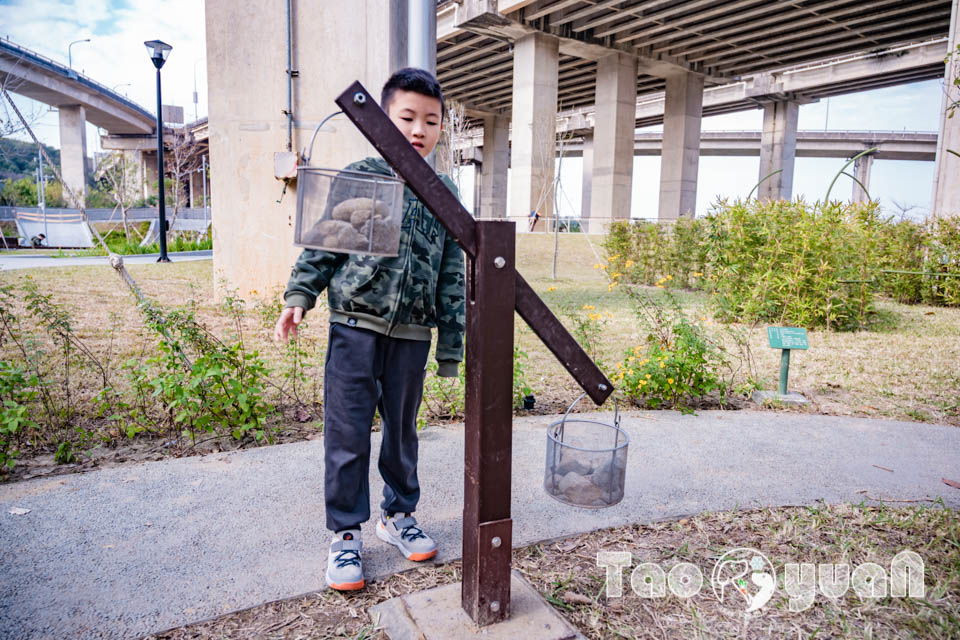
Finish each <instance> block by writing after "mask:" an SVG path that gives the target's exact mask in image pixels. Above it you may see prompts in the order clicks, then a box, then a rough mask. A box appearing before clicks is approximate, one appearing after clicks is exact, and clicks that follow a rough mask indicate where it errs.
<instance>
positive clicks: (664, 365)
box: [660, 360, 667, 369]
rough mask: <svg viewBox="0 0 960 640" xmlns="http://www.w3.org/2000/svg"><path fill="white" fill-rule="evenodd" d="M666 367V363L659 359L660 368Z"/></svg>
mask: <svg viewBox="0 0 960 640" xmlns="http://www.w3.org/2000/svg"><path fill="white" fill-rule="evenodd" d="M666 367H667V365H666V364H665V363H664V362H663V360H661V361H660V368H661V369H666Z"/></svg>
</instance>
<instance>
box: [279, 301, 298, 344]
mask: <svg viewBox="0 0 960 640" xmlns="http://www.w3.org/2000/svg"><path fill="white" fill-rule="evenodd" d="M301 320H303V307H287V308H285V309H284V310H283V311H281V312H280V317H279V318H277V326H276V327H274V329H273V339H274V340H276V341H277V342H286V341H287V335H288V334H291V333H292V334H293V337H297V325H298V324H300V321H301Z"/></svg>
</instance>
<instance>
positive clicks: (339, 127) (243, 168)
mask: <svg viewBox="0 0 960 640" xmlns="http://www.w3.org/2000/svg"><path fill="white" fill-rule="evenodd" d="M321 4H322V7H321ZM204 7H205V11H204V15H205V20H206V44H207V65H208V75H209V92H208V93H209V96H210V154H209V158H208V163H209V165H210V181H209V183H208V188H209V189H210V193H216V194H217V197H216V198H212V199H211V205H212V206H211V213H212V217H213V271H214V273H216V274H218V277H217V278H215V282H214V292H215V295H216V297H218V298H220V297H222V296H223V295H224V292H225V291H228V290H230V289H236V290H237V291H238V293H239V295H241V296H243V297H245V298H246V299H248V300H249V299H250V298H251V296H254V297H262V296H263V295H265V292H269V291H273V290H274V288H275V287H277V286H278V285H280V286H283V285H285V284H286V282H287V279H288V278H289V277H290V268H291V267H292V266H293V264H294V262H295V261H296V259H297V256H298V255H299V254H300V251H301V249H299V248H298V247H295V246H293V231H294V222H295V215H296V203H297V194H296V191H295V189H296V185H295V184H294V185H291V186H290V187H288V189H287V192H286V194H285V195H284V196H283V198H282V200H281V201H280V202H279V203H277V200H278V199H279V198H280V192H281V190H282V188H283V186H282V184H281V183H279V182H278V181H277V180H276V178H274V176H273V169H272V168H273V160H274V153H276V152H278V151H280V152H282V151H283V150H284V149H285V148H286V143H287V119H286V116H285V115H284V114H283V111H284V110H285V109H286V108H287V74H286V73H285V72H284V70H285V69H286V64H287V47H286V34H287V28H286V22H285V20H284V10H283V7H282V3H279V4H278V3H277V2H275V1H273V0H248V1H246V2H242V3H237V2H235V1H234V0H206V2H205V3H204ZM387 8H388V7H387V6H386V3H385V2H384V0H355V1H353V2H323V3H319V4H318V3H306V2H295V3H293V16H292V19H291V22H292V24H293V61H294V66H295V68H296V69H297V70H298V71H299V75H298V76H297V77H296V78H294V80H293V113H294V115H295V119H294V129H293V138H294V139H293V148H294V149H302V148H303V147H304V146H305V145H306V144H307V143H308V142H309V140H310V136H311V135H312V133H313V130H314V128H315V127H316V126H317V124H319V122H320V121H321V120H322V119H323V118H324V117H325V116H327V115H328V114H329V113H330V112H331V111H333V110H334V109H335V106H334V105H333V100H334V98H335V97H336V96H338V95H339V94H340V92H341V91H343V90H344V88H345V87H347V86H349V85H350V83H351V82H354V81H355V80H357V79H358V78H359V79H360V80H362V82H363V84H364V86H366V87H367V89H368V90H369V91H370V92H371V93H372V94H373V95H374V96H375V97H377V98H379V96H380V88H381V87H382V86H383V83H384V82H385V81H386V80H387V77H388V76H389V73H390V70H391V68H392V66H393V64H394V63H395V61H394V59H393V58H392V57H391V53H390V52H391V48H392V45H395V44H396V42H395V39H392V38H391V36H390V34H391V24H390V19H391V15H390V13H391V12H390V11H388V10H386V9H387ZM317 42H322V43H323V46H322V47H317V46H316V43H317ZM250 87H257V88H258V90H257V91H250V90H249V88H250ZM240 96H242V99H241V98H240ZM373 155H376V152H375V151H374V149H373V148H372V147H371V146H370V144H369V143H367V142H366V140H365V139H364V137H363V134H361V133H360V132H359V131H358V130H357V129H356V127H354V126H353V125H351V124H350V123H349V121H348V120H347V119H346V117H344V116H337V117H336V118H334V119H332V120H331V121H330V122H328V123H327V125H325V126H324V129H323V130H322V131H321V132H320V133H319V134H318V136H317V142H316V145H315V146H314V148H313V156H312V158H311V161H312V162H313V163H314V164H315V165H316V166H319V167H344V166H346V165H347V164H348V163H350V162H353V161H355V160H359V159H361V158H364V157H367V156H373ZM265 203H266V204H265ZM250 247H257V250H256V251H251V250H250ZM220 274H222V276H223V277H222V278H221V277H220ZM253 291H257V292H260V293H258V294H254V293H251V292H253ZM311 313H313V314H316V315H317V316H319V315H320V312H318V311H313V312H311Z"/></svg>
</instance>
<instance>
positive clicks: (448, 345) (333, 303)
mask: <svg viewBox="0 0 960 640" xmlns="http://www.w3.org/2000/svg"><path fill="white" fill-rule="evenodd" d="M346 169H347V170H352V171H368V172H374V173H381V174H390V173H391V171H390V167H389V165H387V163H386V162H385V161H384V160H383V159H381V158H367V159H365V160H361V161H360V162H354V163H352V164H350V165H349V166H347V167H346ZM440 178H441V179H442V180H443V182H444V184H446V185H447V187H449V188H450V190H451V191H453V192H454V193H455V194H457V188H456V186H455V185H454V183H453V181H452V180H451V179H450V178H449V177H448V176H446V175H441V176H440ZM458 195H459V194H458ZM403 207H404V210H403V224H402V227H401V231H400V254H399V255H398V256H396V257H383V256H371V255H363V254H346V253H332V252H328V251H319V250H314V249H304V250H303V253H301V254H300V258H299V259H298V260H297V263H296V265H294V267H293V272H292V273H291V274H290V281H289V282H288V283H287V289H286V291H285V292H284V294H283V298H284V301H285V306H287V307H303V308H304V310H309V309H312V308H313V306H314V305H315V304H316V300H317V297H318V296H319V295H320V293H321V292H322V291H323V290H324V288H326V290H327V302H328V304H329V306H330V321H331V322H339V323H342V324H346V325H349V326H353V327H360V328H362V329H370V330H373V331H376V332H378V333H382V334H385V335H388V336H393V337H397V338H406V339H410V340H425V341H429V340H430V339H431V331H430V330H431V329H432V328H434V327H436V328H437V334H438V338H437V356H436V357H437V361H438V362H439V363H440V370H439V371H438V373H439V374H440V375H456V368H457V363H458V362H461V361H462V360H463V330H464V322H465V317H464V313H465V300H466V293H465V281H464V260H463V251H462V250H461V249H460V247H459V246H457V243H456V242H454V241H453V239H452V238H450V237H448V236H447V233H446V230H445V229H444V228H443V226H442V225H441V224H440V222H439V221H438V220H437V219H436V218H434V216H433V214H432V213H430V211H429V210H428V209H427V208H426V207H424V206H423V203H421V202H420V200H419V199H418V198H417V197H416V196H415V195H414V194H413V192H412V191H410V189H409V187H404V192H403Z"/></svg>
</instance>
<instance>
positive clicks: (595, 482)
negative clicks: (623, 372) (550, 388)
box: [543, 394, 630, 509]
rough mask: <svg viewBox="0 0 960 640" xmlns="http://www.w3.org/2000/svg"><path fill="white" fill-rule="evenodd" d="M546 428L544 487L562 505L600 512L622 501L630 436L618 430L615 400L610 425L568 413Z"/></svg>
mask: <svg viewBox="0 0 960 640" xmlns="http://www.w3.org/2000/svg"><path fill="white" fill-rule="evenodd" d="M584 395H586V394H583V395H581V396H580V398H577V400H576V401H575V402H574V403H573V404H572V405H570V407H569V408H568V409H567V412H566V413H565V414H564V416H563V418H562V419H560V420H557V421H556V422H553V423H551V424H550V426H549V427H548V428H547V466H546V474H545V475H544V478H543V488H544V489H545V490H546V492H547V495H549V496H551V497H552V498H556V499H557V500H559V501H560V502H563V503H565V504H569V505H573V506H577V507H587V508H589V509H600V508H603V507H611V506H613V505H615V504H617V503H618V502H620V501H621V500H622V499H623V488H624V484H625V481H626V471H627V448H628V447H629V444H630V436H629V435H627V432H626V431H624V430H623V429H622V428H620V408H619V406H618V405H617V404H616V399H614V415H613V421H612V422H605V421H601V420H591V419H587V418H580V417H577V415H576V414H574V416H573V417H571V416H570V411H571V409H573V407H574V406H576V404H577V403H578V402H580V400H581V399H582V398H583V396H584Z"/></svg>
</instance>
